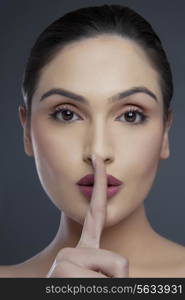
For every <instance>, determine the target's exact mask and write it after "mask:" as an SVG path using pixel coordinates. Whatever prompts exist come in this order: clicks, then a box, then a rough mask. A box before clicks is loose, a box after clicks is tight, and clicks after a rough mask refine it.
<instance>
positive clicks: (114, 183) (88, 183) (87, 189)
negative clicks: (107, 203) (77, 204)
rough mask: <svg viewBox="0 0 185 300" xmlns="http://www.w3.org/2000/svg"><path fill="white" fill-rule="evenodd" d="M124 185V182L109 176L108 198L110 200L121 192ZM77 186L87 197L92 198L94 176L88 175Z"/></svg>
mask: <svg viewBox="0 0 185 300" xmlns="http://www.w3.org/2000/svg"><path fill="white" fill-rule="evenodd" d="M122 184H123V182H122V181H120V180H119V179H117V178H116V177H114V176H112V175H107V198H108V199H109V198H111V197H113V196H114V195H116V194H117V193H118V192H119V190H120V188H121V185H122ZM77 185H78V186H79V189H80V191H81V192H82V193H83V194H84V195H85V196H87V197H88V198H89V197H90V198H91V196H92V192H93V186H94V174H87V175H86V176H84V177H82V178H81V179H80V180H79V181H78V182H77Z"/></svg>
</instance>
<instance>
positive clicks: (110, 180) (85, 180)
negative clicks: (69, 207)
mask: <svg viewBox="0 0 185 300" xmlns="http://www.w3.org/2000/svg"><path fill="white" fill-rule="evenodd" d="M122 183H123V182H122V181H121V180H119V179H117V178H116V177H114V176H112V175H107V185H108V186H118V185H121V184H122ZM77 184H78V185H88V186H92V185H94V174H87V175H86V176H84V177H82V178H81V179H80V180H79V181H78V182H77Z"/></svg>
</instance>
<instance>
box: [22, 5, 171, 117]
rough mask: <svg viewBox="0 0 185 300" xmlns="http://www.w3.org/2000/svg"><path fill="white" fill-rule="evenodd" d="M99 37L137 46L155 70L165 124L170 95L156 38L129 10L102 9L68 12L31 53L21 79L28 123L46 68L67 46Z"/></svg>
mask: <svg viewBox="0 0 185 300" xmlns="http://www.w3.org/2000/svg"><path fill="white" fill-rule="evenodd" d="M102 34H113V35H119V36H121V37H123V38H129V39H131V40H133V41H135V42H136V43H138V44H139V45H140V46H141V47H142V48H143V49H144V51H145V53H146V55H147V56H148V58H149V59H150V62H151V63H152V66H153V67H154V68H155V69H156V70H157V72H158V74H159V79H160V87H161V91H162V95H163V104H164V105H163V107H164V110H163V111H164V113H163V117H164V118H163V119H164V122H165V121H166V120H167V116H168V110H169V107H170V101H171V98H172V95H173V81H172V73H171V69H170V65H169V62H168V59H167V56H166V53H165V51H164V49H163V46H162V43H161V41H160V39H159V37H158V36H157V35H156V33H155V32H154V30H153V28H152V27H151V25H150V24H149V23H148V22H147V21H146V20H145V19H144V18H143V17H142V16H140V15H139V14H138V13H136V12H135V11H134V10H132V9H130V8H129V7H125V6H121V5H102V6H93V7H85V8H80V9H78V10H75V11H72V12H69V13H67V14H65V15H64V16H62V17H61V18H59V19H57V20H56V21H54V22H53V23H52V24H50V25H49V26H48V27H47V28H46V29H45V30H44V31H43V32H42V33H41V34H40V36H39V37H38V39H37V40H36V42H35V44H34V46H33V47H32V49H31V52H30V56H29V58H28V61H27V65H26V68H25V72H24V76H23V84H22V92H23V97H24V102H25V106H26V111H27V115H28V119H29V120H30V116H31V103H32V97H33V95H34V92H35V90H36V89H37V85H38V82H39V78H40V75H41V71H42V68H43V67H44V66H46V65H47V64H48V63H49V62H50V61H51V60H52V59H53V58H54V57H55V56H56V55H57V53H58V52H59V51H60V50H61V49H62V48H64V47H65V46H66V45H68V44H70V43H73V42H75V41H79V40H81V39H86V38H91V37H96V36H100V35H102Z"/></svg>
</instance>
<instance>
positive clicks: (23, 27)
mask: <svg viewBox="0 0 185 300" xmlns="http://www.w3.org/2000/svg"><path fill="white" fill-rule="evenodd" d="M105 3H107V4H111V3H112V4H123V5H129V6H130V7H131V8H133V9H136V10H137V11H138V12H139V13H141V15H143V16H144V17H145V18H147V19H148V20H149V21H150V23H151V24H152V25H153V27H154V29H155V31H156V32H157V33H158V34H159V36H160V37H161V39H162V41H163V45H164V48H165V50H166V52H167V55H168V57H169V60H170V62H171V66H172V71H173V77H174V86H175V93H174V97H173V105H172V107H173V110H174V124H173V127H172V129H171V132H170V146H171V156H170V158H169V159H168V160H166V161H163V162H162V165H161V168H160V170H159V172H158V175H157V178H156V180H155V183H154V185H153V188H152V190H151V193H150V194H149V196H148V198H147V199H146V201H145V205H146V210H147V214H148V217H149V219H150V222H151V224H152V226H153V227H154V228H155V230H156V231H158V232H159V233H160V234H161V235H163V236H165V237H167V238H169V239H171V240H173V241H175V242H177V243H180V244H182V245H185V218H184V214H185V192H184V186H185V175H184V171H185V170H184V154H185V135H184V125H185V99H184V98H185V86H184V82H185V71H184V70H185V17H184V16H185V1H184V0H176V1H169V0H163V1H161V0H150V1H148V0H129V1H126V0H121V1H101V0H93V1H90V0H85V1H83V0H67V1H66V0H55V1H49V0H32V1H25V0H16V1H11V0H1V2H0V38H1V46H0V99H1V101H0V264H1V265H9V264H15V263H19V262H22V261H24V260H26V259H28V258H30V257H31V256H33V255H35V254H36V253H38V252H39V251H41V250H42V249H43V248H44V247H46V246H47V245H48V244H49V243H50V242H51V240H52V239H53V238H54V236H55V234H56V232H57V228H58V225H59V219H60V212H59V211H58V210H57V208H56V207H55V206H54V205H53V204H52V203H51V201H50V199H49V198H48V196H47V195H46V194H45V192H44V191H43V189H42V187H41V184H40V182H39V179H38V175H37V172H36V169H35V164H34V160H33V158H30V157H28V156H26V154H25V153H24V148H23V137H22V127H21V125H20V122H19V119H18V105H19V103H21V102H22V95H21V80H22V74H23V71H24V67H25V63H26V59H27V57H28V53H29V51H30V48H31V46H32V45H33V43H34V41H35V39H36V38H37V36H38V35H39V34H40V32H41V31H42V30H43V29H44V28H45V27H46V26H47V25H48V24H49V23H51V22H53V21H54V20H55V19H57V18H59V17H60V16H61V15H63V14H64V13H66V12H68V11H70V10H73V9H76V8H79V7H83V6H91V5H101V4H105Z"/></svg>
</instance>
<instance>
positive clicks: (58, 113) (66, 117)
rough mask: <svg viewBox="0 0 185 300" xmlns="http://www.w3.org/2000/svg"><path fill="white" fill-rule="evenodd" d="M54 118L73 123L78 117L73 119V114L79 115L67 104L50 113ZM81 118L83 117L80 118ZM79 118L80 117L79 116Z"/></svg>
mask: <svg viewBox="0 0 185 300" xmlns="http://www.w3.org/2000/svg"><path fill="white" fill-rule="evenodd" d="M49 115H50V116H51V118H52V119H54V120H56V121H59V122H62V123H71V122H74V121H76V119H73V118H72V116H73V115H78V114H76V113H75V112H74V111H72V110H71V109H68V107H67V106H66V105H65V108H61V107H59V108H57V109H56V110H55V111H54V112H53V113H51V114H49ZM80 119H81V118H80ZM77 120H78V118H77Z"/></svg>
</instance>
